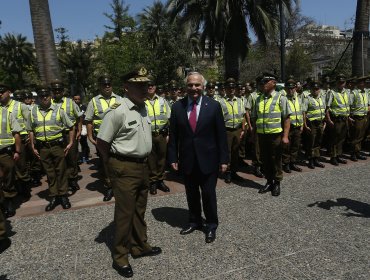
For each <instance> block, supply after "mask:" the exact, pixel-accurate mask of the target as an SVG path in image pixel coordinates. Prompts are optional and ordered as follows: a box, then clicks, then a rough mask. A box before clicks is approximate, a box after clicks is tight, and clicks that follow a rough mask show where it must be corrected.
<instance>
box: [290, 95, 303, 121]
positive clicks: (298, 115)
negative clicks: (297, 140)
mask: <svg viewBox="0 0 370 280" xmlns="http://www.w3.org/2000/svg"><path fill="white" fill-rule="evenodd" d="M288 104H289V106H290V109H291V110H292V114H291V115H290V123H291V124H292V125H294V126H301V125H303V115H302V106H301V102H300V99H299V98H298V97H296V98H294V102H293V101H292V100H290V99H289V98H288Z"/></svg>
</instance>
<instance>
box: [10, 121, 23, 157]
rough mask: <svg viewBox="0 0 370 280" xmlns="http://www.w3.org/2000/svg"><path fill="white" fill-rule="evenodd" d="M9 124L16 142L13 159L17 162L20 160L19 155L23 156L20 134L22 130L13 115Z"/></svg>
mask: <svg viewBox="0 0 370 280" xmlns="http://www.w3.org/2000/svg"><path fill="white" fill-rule="evenodd" d="M9 124H10V129H11V131H12V134H13V137H14V140H15V151H14V155H13V159H14V160H15V161H17V160H18V159H19V155H20V154H21V136H20V134H19V132H21V131H22V128H21V126H20V125H19V123H18V121H17V120H16V119H15V117H14V116H13V115H12V114H10V115H9Z"/></svg>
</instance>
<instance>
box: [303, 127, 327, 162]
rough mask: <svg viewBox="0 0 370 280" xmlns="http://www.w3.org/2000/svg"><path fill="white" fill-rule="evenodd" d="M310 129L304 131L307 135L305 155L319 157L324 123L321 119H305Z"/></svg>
mask: <svg viewBox="0 0 370 280" xmlns="http://www.w3.org/2000/svg"><path fill="white" fill-rule="evenodd" d="M307 125H308V127H309V128H310V129H311V131H306V136H307V157H308V158H309V159H311V158H318V157H320V149H321V141H322V137H323V135H324V123H323V122H322V121H311V122H309V121H307Z"/></svg>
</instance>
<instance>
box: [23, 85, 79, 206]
mask: <svg viewBox="0 0 370 280" xmlns="http://www.w3.org/2000/svg"><path fill="white" fill-rule="evenodd" d="M38 97H39V105H36V106H34V107H33V108H32V111H31V115H30V118H29V119H28V122H27V130H28V131H29V135H30V143H31V147H32V149H33V152H34V154H35V155H36V157H37V158H39V159H40V160H41V164H42V166H43V167H44V170H45V172H46V175H47V178H48V183H49V196H50V197H51V199H50V202H49V204H48V205H47V206H46V208H45V211H51V210H53V209H54V208H55V207H56V206H57V205H58V204H59V203H60V204H61V205H62V207H63V209H68V208H70V207H71V204H70V202H69V199H68V196H67V194H68V181H67V180H68V176H67V166H66V161H65V157H66V156H67V154H68V152H69V150H70V149H71V147H72V145H73V141H74V124H73V123H72V121H71V120H70V119H69V117H68V116H67V114H66V112H65V111H64V110H63V108H62V107H60V106H58V105H56V104H53V103H52V102H51V93H50V90H49V89H48V88H47V87H42V88H40V89H39V90H38ZM66 127H67V128H69V137H68V144H67V143H64V141H63V131H64V130H65V128H66ZM65 144H67V145H66V146H65Z"/></svg>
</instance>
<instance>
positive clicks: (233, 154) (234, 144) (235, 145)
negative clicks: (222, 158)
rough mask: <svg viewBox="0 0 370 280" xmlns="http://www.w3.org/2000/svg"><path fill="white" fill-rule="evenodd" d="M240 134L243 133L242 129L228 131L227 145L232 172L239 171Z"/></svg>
mask: <svg viewBox="0 0 370 280" xmlns="http://www.w3.org/2000/svg"><path fill="white" fill-rule="evenodd" d="M240 133H241V128H239V129H236V130H233V131H229V130H227V131H226V134H227V145H228V148H229V158H230V170H231V171H232V172H236V171H237V170H238V163H239V146H240Z"/></svg>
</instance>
